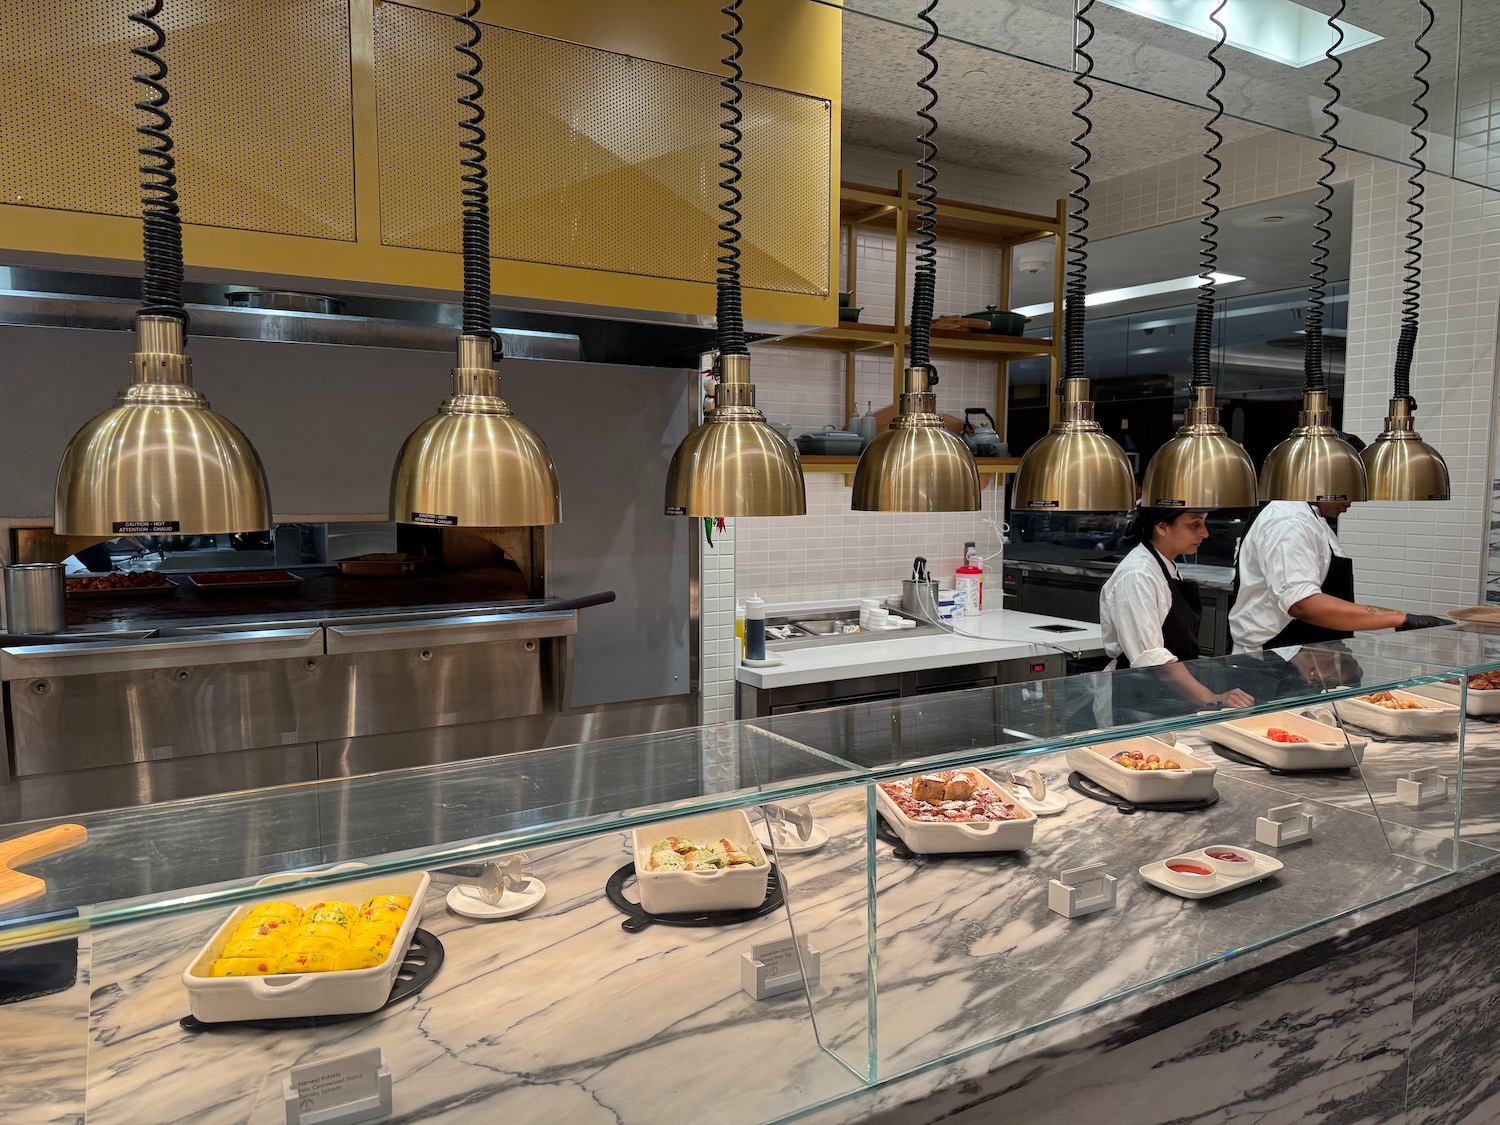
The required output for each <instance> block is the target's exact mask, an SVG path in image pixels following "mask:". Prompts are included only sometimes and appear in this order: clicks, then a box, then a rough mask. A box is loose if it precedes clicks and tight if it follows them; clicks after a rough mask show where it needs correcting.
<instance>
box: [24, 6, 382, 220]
mask: <svg viewBox="0 0 1500 1125" xmlns="http://www.w3.org/2000/svg"><path fill="white" fill-rule="evenodd" d="M140 7H141V5H140V4H139V3H138V2H134V0H129V2H127V0H90V2H88V3H61V4H60V3H57V2H56V0H3V3H0V122H3V126H0V200H3V201H4V202H6V203H11V204H19V205H23V206H32V207H46V208H52V209H56V210H65V211H81V212H89V213H93V214H99V215H135V214H139V212H140V196H141V190H140V179H141V177H140V174H139V172H138V171H137V165H138V164H139V163H140V160H139V157H138V156H137V154H136V149H137V147H138V146H139V144H140V141H141V138H140V137H139V136H138V135H137V134H136V132H135V127H136V125H137V124H138V123H139V122H140V121H143V120H145V119H146V116H147V115H145V114H142V113H139V112H138V111H137V110H136V109H135V108H134V106H135V102H136V101H137V100H139V99H140V97H141V95H142V93H143V91H142V89H141V88H140V87H139V86H137V85H136V84H135V83H134V82H132V81H131V75H132V74H134V73H135V72H136V70H137V68H140V67H143V66H144V65H145V64H144V63H142V62H141V61H140V60H138V59H136V58H135V57H134V56H132V55H131V54H130V48H131V47H132V46H135V45H139V44H144V43H145V42H146V41H147V40H146V33H145V31H144V30H142V29H141V28H140V27H138V26H137V25H135V24H132V23H131V22H129V20H128V19H127V17H128V15H129V14H130V13H131V12H132V11H136V10H139V9H140ZM160 22H161V23H162V26H163V27H164V28H165V29H166V32H167V46H166V48H165V50H164V52H163V54H164V57H165V59H166V61H167V65H168V67H169V73H168V77H167V87H168V90H169V92H170V94H171V100H170V102H169V103H168V105H167V111H168V112H169V113H170V114H171V115H172V138H173V141H174V145H175V148H174V154H175V155H176V157H177V160H178V176H179V181H180V182H179V191H180V192H181V196H182V199H181V202H182V211H183V218H184V220H185V221H186V222H188V223H193V224H198V225H202V226H215V227H227V228H234V229H239V230H251V231H266V232H269V233H273V234H295V235H308V236H312V237H315V238H324V239H340V240H346V241H352V240H353V239H354V237H355V229H354V145H353V128H352V120H351V118H352V104H351V101H352V96H351V73H350V56H349V9H348V2H347V0H256V2H254V3H246V2H242V0H235V2H228V3H226V2H224V0H174V2H173V3H170V4H168V5H166V8H165V11H164V13H163V15H162V18H161V21H160ZM289 45H294V47H295V49H289Z"/></svg>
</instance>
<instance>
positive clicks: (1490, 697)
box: [1411, 680, 1500, 718]
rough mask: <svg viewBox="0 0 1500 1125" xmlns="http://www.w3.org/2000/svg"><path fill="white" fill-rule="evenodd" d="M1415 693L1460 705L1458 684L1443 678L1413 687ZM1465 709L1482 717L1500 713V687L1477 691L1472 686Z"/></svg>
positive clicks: (1441, 701)
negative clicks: (1436, 681)
mask: <svg viewBox="0 0 1500 1125" xmlns="http://www.w3.org/2000/svg"><path fill="white" fill-rule="evenodd" d="M1411 690H1412V694H1413V695H1425V696H1426V697H1427V698H1428V699H1436V700H1437V701H1438V702H1440V703H1451V704H1452V705H1453V706H1455V707H1457V706H1458V698H1459V694H1460V693H1459V690H1458V684H1456V683H1452V682H1450V681H1448V680H1443V681H1441V682H1440V683H1436V684H1424V685H1423V686H1422V687H1419V688H1412V689H1411ZM1464 710H1465V711H1467V712H1468V713H1469V714H1471V715H1476V716H1478V717H1480V718H1491V717H1493V716H1495V715H1500V689H1496V688H1480V689H1479V690H1478V691H1476V690H1475V689H1473V688H1470V689H1469V691H1468V696H1467V698H1466V699H1465V701H1464Z"/></svg>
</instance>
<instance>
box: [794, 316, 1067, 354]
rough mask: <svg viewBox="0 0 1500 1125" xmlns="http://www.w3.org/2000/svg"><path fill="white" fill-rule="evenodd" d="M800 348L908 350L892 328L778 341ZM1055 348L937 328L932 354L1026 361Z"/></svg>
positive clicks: (1035, 339) (1034, 339)
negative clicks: (899, 348)
mask: <svg viewBox="0 0 1500 1125" xmlns="http://www.w3.org/2000/svg"><path fill="white" fill-rule="evenodd" d="M775 342H776V343H778V344H789V345H791V346H793V347H799V348H837V349H841V350H845V351H859V350H860V349H861V348H862V347H864V348H875V347H906V346H907V344H908V343H909V342H910V340H909V338H908V336H907V334H906V333H901V334H900V335H898V334H897V333H896V329H895V328H894V326H892V325H889V324H863V323H854V324H845V325H840V326H839V327H837V328H820V329H818V330H817V331H815V332H807V333H804V334H803V335H801V336H787V337H785V338H783V339H781V340H777V341H775ZM1053 347H1054V344H1053V342H1052V341H1051V340H1046V339H1043V338H1042V337H1040V336H996V335H992V334H989V333H982V332H957V331H951V330H948V329H941V328H935V329H933V331H932V350H933V352H934V353H935V354H938V355H950V356H961V357H965V358H978V359H1027V358H1029V357H1031V356H1039V355H1051V354H1052V351H1053Z"/></svg>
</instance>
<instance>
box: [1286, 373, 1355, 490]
mask: <svg viewBox="0 0 1500 1125" xmlns="http://www.w3.org/2000/svg"><path fill="white" fill-rule="evenodd" d="M1260 498H1261V499H1262V500H1304V501H1307V502H1308V503H1313V504H1316V503H1320V502H1321V503H1345V502H1348V503H1354V502H1357V501H1361V500H1366V499H1368V487H1367V485H1366V481H1365V466H1364V462H1363V461H1361V460H1360V457H1359V454H1358V453H1356V452H1355V451H1354V447H1353V446H1352V445H1350V444H1349V443H1348V442H1347V441H1345V440H1344V439H1343V438H1342V437H1340V436H1339V432H1338V431H1337V430H1336V429H1334V428H1333V411H1332V409H1331V408H1330V407H1329V405H1328V392H1327V391H1326V390H1316V391H1303V392H1302V412H1301V414H1300V415H1299V416H1298V419H1297V428H1296V429H1294V430H1293V431H1292V433H1291V436H1290V437H1288V438H1287V439H1286V440H1285V441H1283V442H1282V443H1281V444H1280V445H1278V446H1277V447H1276V448H1275V449H1273V450H1271V452H1270V453H1269V454H1267V456H1266V462H1265V464H1264V465H1262V466H1261V471H1260Z"/></svg>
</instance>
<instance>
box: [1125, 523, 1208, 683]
mask: <svg viewBox="0 0 1500 1125" xmlns="http://www.w3.org/2000/svg"><path fill="white" fill-rule="evenodd" d="M1141 545H1142V546H1143V547H1145V548H1146V550H1148V551H1150V552H1151V557H1152V558H1154V559H1155V560H1156V565H1157V566H1159V567H1161V576H1162V577H1163V578H1165V579H1166V580H1167V587H1168V589H1170V590H1171V591H1172V608H1171V609H1169V610H1167V617H1166V620H1164V621H1163V622H1162V623H1161V643H1162V647H1163V648H1165V649H1166V650H1167V651H1168V652H1170V653H1171V654H1172V655H1173V656H1175V657H1177V659H1178V660H1182V661H1188V660H1197V659H1198V654H1199V648H1198V626H1199V625H1200V624H1201V623H1202V622H1203V599H1202V598H1200V597H1199V596H1198V583H1196V582H1190V581H1188V580H1187V579H1186V578H1173V577H1172V572H1171V571H1170V570H1168V569H1167V564H1166V560H1164V559H1163V558H1162V557H1161V552H1159V551H1158V550H1157V549H1156V548H1155V547H1153V546H1151V544H1150V543H1142V544H1141ZM1115 667H1116V668H1129V667H1130V658H1129V657H1128V656H1126V655H1125V649H1124V648H1123V647H1122V648H1121V649H1120V656H1119V659H1118V660H1117V661H1116V662H1115Z"/></svg>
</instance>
